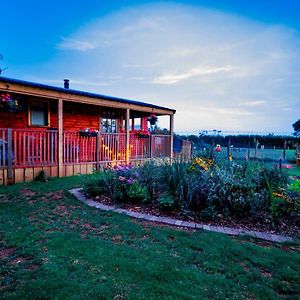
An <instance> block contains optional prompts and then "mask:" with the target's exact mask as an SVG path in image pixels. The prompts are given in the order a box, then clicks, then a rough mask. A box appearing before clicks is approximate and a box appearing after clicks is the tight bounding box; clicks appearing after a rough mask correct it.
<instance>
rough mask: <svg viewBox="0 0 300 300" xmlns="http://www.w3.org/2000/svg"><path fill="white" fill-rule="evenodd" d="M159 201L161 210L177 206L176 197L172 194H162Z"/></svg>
mask: <svg viewBox="0 0 300 300" xmlns="http://www.w3.org/2000/svg"><path fill="white" fill-rule="evenodd" d="M157 201H158V205H159V208H160V209H161V210H164V211H167V210H172V209H173V208H174V207H175V199H174V198H173V197H172V196H171V195H168V194H165V195H160V196H159V198H158V200H157Z"/></svg>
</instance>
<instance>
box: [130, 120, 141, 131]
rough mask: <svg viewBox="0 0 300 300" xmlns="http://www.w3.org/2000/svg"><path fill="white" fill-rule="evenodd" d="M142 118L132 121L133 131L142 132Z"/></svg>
mask: <svg viewBox="0 0 300 300" xmlns="http://www.w3.org/2000/svg"><path fill="white" fill-rule="evenodd" d="M141 129H142V127H141V118H134V119H133V120H132V130H141Z"/></svg>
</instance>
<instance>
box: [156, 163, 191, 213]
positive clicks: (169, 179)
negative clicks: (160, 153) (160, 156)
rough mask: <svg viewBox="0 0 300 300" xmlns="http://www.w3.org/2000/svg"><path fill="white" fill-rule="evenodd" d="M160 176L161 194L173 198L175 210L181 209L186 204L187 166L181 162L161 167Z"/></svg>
mask: <svg viewBox="0 0 300 300" xmlns="http://www.w3.org/2000/svg"><path fill="white" fill-rule="evenodd" d="M160 174H161V175H160V182H161V184H162V187H163V189H164V192H163V193H167V194H170V195H171V196H173V198H174V207H175V208H180V207H183V206H184V205H185V204H186V203H187V200H188V193H189V178H190V177H189V174H188V165H187V164H186V163H183V162H175V163H173V164H172V165H163V166H161V173H160Z"/></svg>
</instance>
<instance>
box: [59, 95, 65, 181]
mask: <svg viewBox="0 0 300 300" xmlns="http://www.w3.org/2000/svg"><path fill="white" fill-rule="evenodd" d="M63 176H64V170H63V100H62V99H58V177H63Z"/></svg>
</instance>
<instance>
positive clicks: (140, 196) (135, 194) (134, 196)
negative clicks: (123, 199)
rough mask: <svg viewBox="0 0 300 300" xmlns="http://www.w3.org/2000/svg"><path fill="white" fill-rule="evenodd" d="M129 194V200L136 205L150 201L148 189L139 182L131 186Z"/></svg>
mask: <svg viewBox="0 0 300 300" xmlns="http://www.w3.org/2000/svg"><path fill="white" fill-rule="evenodd" d="M127 194H128V198H129V200H130V201H131V202H134V203H139V202H146V201H147V200H148V191H147V188H146V187H144V186H142V185H141V184H140V183H138V182H134V183H133V184H131V185H129V187H128V191H127Z"/></svg>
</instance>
